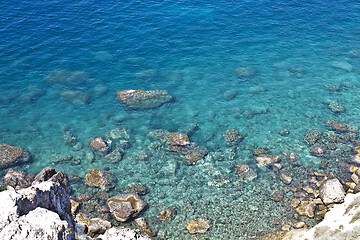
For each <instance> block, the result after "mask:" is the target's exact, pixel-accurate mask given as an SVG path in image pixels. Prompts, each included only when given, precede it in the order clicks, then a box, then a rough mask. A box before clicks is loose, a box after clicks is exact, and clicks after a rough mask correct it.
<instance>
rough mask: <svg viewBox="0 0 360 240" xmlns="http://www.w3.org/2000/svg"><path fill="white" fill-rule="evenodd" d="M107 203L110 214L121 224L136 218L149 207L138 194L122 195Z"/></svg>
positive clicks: (112, 198) (110, 199)
mask: <svg viewBox="0 0 360 240" xmlns="http://www.w3.org/2000/svg"><path fill="white" fill-rule="evenodd" d="M106 203H107V205H108V207H109V209H110V212H111V213H112V214H113V215H114V217H115V218H116V220H118V221H120V222H126V221H127V220H128V219H130V218H132V217H135V216H136V215H137V214H138V213H139V212H140V211H141V210H143V209H144V208H145V207H146V205H147V203H146V202H144V201H143V200H142V199H141V198H140V197H139V195H137V194H136V193H127V194H120V195H117V196H115V197H111V198H109V199H108V200H107V201H106Z"/></svg>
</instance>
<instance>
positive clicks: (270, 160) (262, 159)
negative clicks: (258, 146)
mask: <svg viewBox="0 0 360 240" xmlns="http://www.w3.org/2000/svg"><path fill="white" fill-rule="evenodd" d="M254 161H255V163H256V164H257V165H258V166H259V167H262V166H269V165H273V164H274V163H277V162H280V158H279V157H278V156H276V155H272V154H260V155H258V156H254Z"/></svg>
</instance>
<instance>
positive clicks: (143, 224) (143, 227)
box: [135, 217, 155, 237]
mask: <svg viewBox="0 0 360 240" xmlns="http://www.w3.org/2000/svg"><path fill="white" fill-rule="evenodd" d="M135 223H136V225H137V226H138V227H139V229H140V231H141V232H142V233H144V234H145V235H147V236H149V237H153V236H155V233H154V231H153V230H152V229H151V227H150V226H149V223H148V222H147V220H146V219H145V218H143V217H141V218H136V219H135Z"/></svg>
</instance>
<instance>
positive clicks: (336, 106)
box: [328, 101, 346, 114]
mask: <svg viewBox="0 0 360 240" xmlns="http://www.w3.org/2000/svg"><path fill="white" fill-rule="evenodd" d="M328 108H329V109H330V111H331V112H333V113H335V114H338V113H343V112H345V111H346V108H345V107H344V106H343V105H342V104H341V103H338V102H334V101H331V102H330V103H329V104H328Z"/></svg>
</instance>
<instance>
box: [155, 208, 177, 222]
mask: <svg viewBox="0 0 360 240" xmlns="http://www.w3.org/2000/svg"><path fill="white" fill-rule="evenodd" d="M174 214H175V208H167V209H165V210H162V211H161V212H159V213H158V214H157V215H156V217H157V218H158V219H159V220H160V221H162V222H166V221H170V220H171V218H172V216H173V215H174Z"/></svg>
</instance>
